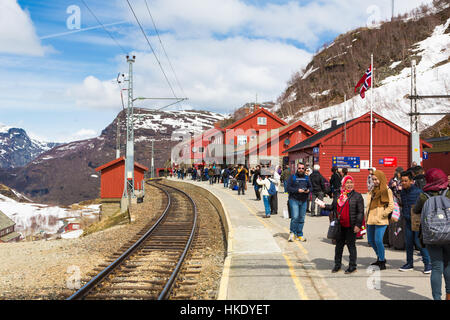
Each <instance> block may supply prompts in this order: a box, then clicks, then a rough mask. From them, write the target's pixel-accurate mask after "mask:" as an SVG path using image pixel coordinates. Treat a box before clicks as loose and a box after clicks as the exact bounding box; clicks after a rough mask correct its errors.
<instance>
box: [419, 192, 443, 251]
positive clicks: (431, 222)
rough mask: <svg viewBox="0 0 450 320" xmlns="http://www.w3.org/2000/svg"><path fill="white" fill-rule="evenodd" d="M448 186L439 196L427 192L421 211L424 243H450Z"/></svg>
mask: <svg viewBox="0 0 450 320" xmlns="http://www.w3.org/2000/svg"><path fill="white" fill-rule="evenodd" d="M447 192H448V188H447V189H446V190H445V191H444V192H443V193H441V194H440V195H437V196H430V195H429V194H427V193H426V192H424V194H425V195H426V196H427V198H428V199H427V201H425V203H424V205H423V208H422V213H421V226H422V235H423V243H424V244H432V245H433V244H436V245H446V244H450V199H449V198H447V197H446V194H447Z"/></svg>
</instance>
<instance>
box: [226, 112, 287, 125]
mask: <svg viewBox="0 0 450 320" xmlns="http://www.w3.org/2000/svg"><path fill="white" fill-rule="evenodd" d="M260 113H264V114H265V115H267V116H269V117H271V118H272V119H274V120H275V121H278V122H279V123H281V124H282V125H283V126H286V125H287V122H285V121H283V120H282V119H280V118H279V117H277V116H276V115H275V114H273V113H271V112H269V111H267V110H266V109H264V108H259V109H258V110H257V111H255V112H253V113H250V114H249V115H247V116H246V117H244V118H242V119H241V120H238V121H236V122H235V123H232V124H230V125H229V126H227V127H225V129H233V128H235V127H237V126H238V125H240V124H242V123H244V122H245V121H247V120H248V119H250V118H253V117H254V116H256V115H258V114H260Z"/></svg>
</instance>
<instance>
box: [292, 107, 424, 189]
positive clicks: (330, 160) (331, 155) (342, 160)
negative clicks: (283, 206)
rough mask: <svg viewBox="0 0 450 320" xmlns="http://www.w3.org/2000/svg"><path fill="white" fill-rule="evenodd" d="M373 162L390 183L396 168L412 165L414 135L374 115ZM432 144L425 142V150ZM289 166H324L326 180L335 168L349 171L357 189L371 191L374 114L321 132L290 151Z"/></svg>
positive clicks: (368, 114)
mask: <svg viewBox="0 0 450 320" xmlns="http://www.w3.org/2000/svg"><path fill="white" fill-rule="evenodd" d="M372 128H373V147H372V150H373V151H372V152H373V159H372V167H375V168H376V169H378V170H381V171H383V172H384V173H385V174H386V178H387V179H388V180H389V179H390V178H391V177H392V176H393V175H394V171H395V168H396V167H403V168H404V169H405V170H406V169H407V168H409V167H410V166H411V134H410V132H408V131H406V130H405V129H403V128H401V127H399V126H398V125H396V124H394V123H393V122H391V121H389V120H387V119H386V118H384V117H382V116H380V115H379V114H377V113H375V112H373V124H372ZM430 147H432V145H431V144H429V143H428V142H426V141H424V140H421V152H422V150H423V148H430ZM285 153H287V154H288V155H289V165H290V167H291V170H294V171H293V172H295V167H296V166H297V164H298V163H299V162H301V163H304V164H307V165H309V166H310V167H312V166H313V165H314V164H319V165H320V171H321V173H322V175H323V176H324V177H326V178H329V177H330V176H331V168H332V167H333V166H336V167H338V168H339V167H340V168H347V169H348V171H349V175H351V176H353V177H354V178H355V189H356V191H358V192H362V193H366V192H367V176H368V170H367V169H369V166H370V164H369V159H370V112H368V113H366V114H364V115H362V116H361V117H359V118H356V119H353V120H350V121H347V122H346V123H341V124H337V123H336V121H333V124H332V126H331V127H330V128H328V129H326V130H323V131H320V132H318V133H316V134H315V135H313V136H311V137H309V138H307V139H306V140H304V141H302V142H300V143H298V144H297V145H295V146H293V147H291V148H290V149H288V150H286V151H285Z"/></svg>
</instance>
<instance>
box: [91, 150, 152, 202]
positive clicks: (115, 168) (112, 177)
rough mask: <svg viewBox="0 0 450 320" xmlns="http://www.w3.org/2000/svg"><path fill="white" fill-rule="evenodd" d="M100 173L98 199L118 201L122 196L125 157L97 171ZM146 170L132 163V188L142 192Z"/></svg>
mask: <svg viewBox="0 0 450 320" xmlns="http://www.w3.org/2000/svg"><path fill="white" fill-rule="evenodd" d="M95 171H97V172H101V187H100V197H101V198H102V199H120V198H122V195H123V189H124V185H125V180H124V179H125V157H120V158H118V159H115V160H113V161H111V162H108V163H106V164H104V165H102V166H100V167H98V168H97V169H95ZM146 171H148V168H147V167H145V166H143V165H141V164H139V163H137V162H135V163H134V188H135V190H142V186H143V184H144V173H145V172H146Z"/></svg>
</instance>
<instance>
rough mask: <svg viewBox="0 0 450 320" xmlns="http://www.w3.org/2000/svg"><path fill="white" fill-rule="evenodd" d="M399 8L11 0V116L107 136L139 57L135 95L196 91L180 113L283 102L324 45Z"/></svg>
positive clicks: (36, 127)
mask: <svg viewBox="0 0 450 320" xmlns="http://www.w3.org/2000/svg"><path fill="white" fill-rule="evenodd" d="M83 2H84V3H83ZM128 2H129V3H130V5H131V8H132V9H133V10H134V12H135V14H136V16H137V19H138V21H139V23H140V24H141V26H142V28H143V30H144V32H145V35H146V36H147V39H148V42H147V39H146V38H145V36H144V33H143V32H142V31H141V28H140V27H139V25H138V23H137V21H136V18H135V17H134V15H133V12H132V10H131V9H130V6H129V4H128ZM431 2H432V1H431V0H395V4H394V12H395V14H396V15H397V14H399V13H405V12H409V11H410V10H412V9H413V8H415V7H418V6H419V5H421V4H423V3H425V4H430V3H431ZM85 4H87V6H86V5H85ZM91 12H92V13H93V14H94V15H95V16H94V15H93V14H92V13H91ZM391 12H392V0H373V1H369V2H366V1H359V0H319V1H311V0H304V1H303V0H300V1H292V0H291V1H284V0H271V1H269V0H258V1H257V0H128V1H127V0H95V1H94V0H84V1H83V0H53V1H46V0H0V44H1V45H0V75H1V76H0V124H4V125H7V126H15V127H20V128H23V129H25V130H26V131H27V132H28V134H29V135H30V136H31V137H33V138H36V139H39V140H43V141H51V142H70V141H75V140H81V139H86V138H92V137H96V136H98V135H100V133H101V131H102V130H103V129H104V128H105V127H106V126H107V125H108V124H110V123H111V122H112V121H113V120H114V118H115V117H116V115H117V114H118V113H119V112H120V111H121V110H122V100H121V94H120V93H121V90H122V89H125V88H126V86H127V85H128V84H127V83H126V82H123V81H122V83H121V84H119V83H117V81H116V79H117V76H118V75H119V74H124V75H125V78H128V64H127V61H126V55H127V54H129V55H130V56H133V55H134V56H136V61H135V63H134V64H133V79H134V97H146V98H155V97H158V98H188V100H186V101H183V102H182V103H179V104H176V105H175V106H173V107H171V110H180V109H183V110H186V109H196V110H208V111H214V112H219V113H232V112H233V111H234V110H235V109H237V108H239V107H241V106H242V105H244V104H245V103H248V102H254V101H255V100H256V99H257V101H258V102H265V101H276V99H277V98H278V97H279V96H280V95H281V94H282V92H283V91H284V89H286V87H287V82H288V81H289V80H290V79H291V77H292V75H293V74H294V73H295V72H298V71H301V70H303V69H304V68H305V67H306V65H307V64H308V63H309V62H310V61H311V59H312V57H313V56H314V54H315V53H316V52H317V51H318V50H320V48H321V47H323V45H324V44H327V43H328V44H329V43H331V42H332V41H333V40H334V39H335V38H336V37H337V36H338V35H340V34H342V33H345V32H347V31H350V30H352V29H355V28H358V27H367V26H369V27H370V26H371V25H372V24H373V22H374V21H375V22H378V21H383V20H388V19H390V17H391ZM151 17H152V18H153V22H154V23H155V25H156V29H155V28H154V24H153V22H152V19H151ZM99 22H100V23H101V24H100V23H99ZM102 25H103V27H102ZM105 29H106V30H107V31H105ZM363 71H364V70H363ZM122 92H123V97H124V103H125V106H126V105H127V91H122ZM170 102H172V101H170ZM167 103H168V100H137V101H135V103H134V105H135V106H136V107H145V108H150V109H154V108H160V107H163V106H165V105H166V104H167Z"/></svg>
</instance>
